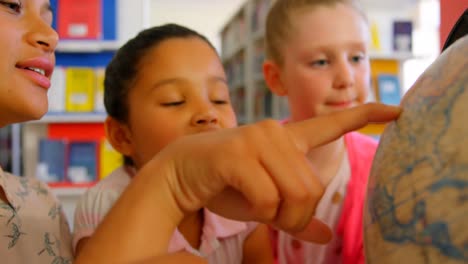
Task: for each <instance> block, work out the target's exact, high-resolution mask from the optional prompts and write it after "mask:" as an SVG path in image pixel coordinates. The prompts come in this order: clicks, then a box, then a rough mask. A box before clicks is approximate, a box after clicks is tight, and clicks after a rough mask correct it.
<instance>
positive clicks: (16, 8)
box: [0, 1, 22, 14]
mask: <svg viewBox="0 0 468 264" xmlns="http://www.w3.org/2000/svg"><path fill="white" fill-rule="evenodd" d="M0 5H1V6H3V7H4V8H6V9H8V10H9V11H10V12H13V13H15V14H19V13H21V9H22V5H21V2H19V1H0Z"/></svg>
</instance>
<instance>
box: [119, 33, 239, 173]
mask: <svg viewBox="0 0 468 264" xmlns="http://www.w3.org/2000/svg"><path fill="white" fill-rule="evenodd" d="M128 103H129V124H128V128H129V131H130V137H131V141H132V145H133V149H134V152H133V154H132V155H131V157H132V158H133V160H134V162H135V163H136V165H137V167H141V166H142V165H143V164H145V163H146V162H147V161H148V160H149V159H151V158H152V157H153V156H154V155H155V154H156V153H158V152H159V151H160V150H161V149H162V148H164V147H165V146H166V145H167V144H168V143H170V142H172V141H174V140H175V139H177V138H179V137H182V136H185V135H190V134H194V133H200V132H208V131H213V130H217V129H221V128H229V127H234V126H236V125H237V121H236V116H235V113H234V111H233V108H232V106H231V103H230V98H229V89H228V86H227V83H226V76H225V72H224V69H223V66H222V64H221V62H220V60H219V58H218V56H217V54H216V52H215V51H214V50H213V49H212V48H211V47H210V46H209V45H208V44H207V43H206V42H204V41H203V40H201V39H199V38H195V37H191V38H173V39H169V40H165V41H163V42H161V43H160V44H159V45H158V46H156V47H155V48H153V49H151V50H149V51H148V53H147V54H146V55H145V56H144V58H143V60H142V61H141V63H140V65H139V73H138V75H137V78H136V81H135V83H134V85H133V87H132V88H131V90H130V93H129V99H128Z"/></svg>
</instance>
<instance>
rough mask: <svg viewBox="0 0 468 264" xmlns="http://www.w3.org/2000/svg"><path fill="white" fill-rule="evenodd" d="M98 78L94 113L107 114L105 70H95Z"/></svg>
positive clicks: (101, 68) (100, 68)
mask: <svg viewBox="0 0 468 264" xmlns="http://www.w3.org/2000/svg"><path fill="white" fill-rule="evenodd" d="M95 76H96V85H95V87H96V90H95V94H94V111H95V112H98V113H105V112H106V109H105V107H104V77H105V68H103V67H99V68H96V69H95Z"/></svg>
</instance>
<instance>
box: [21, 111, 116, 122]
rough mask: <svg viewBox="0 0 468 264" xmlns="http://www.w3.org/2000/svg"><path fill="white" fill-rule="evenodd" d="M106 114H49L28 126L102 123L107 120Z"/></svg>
mask: <svg viewBox="0 0 468 264" xmlns="http://www.w3.org/2000/svg"><path fill="white" fill-rule="evenodd" d="M106 117H107V115H106V114H105V113H83V114H80V113H66V114H47V115H45V116H44V117H42V118H41V119H40V120H35V121H30V122H28V124H53V123H102V122H104V120H105V119H106Z"/></svg>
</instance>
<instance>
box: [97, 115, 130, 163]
mask: <svg viewBox="0 0 468 264" xmlns="http://www.w3.org/2000/svg"><path fill="white" fill-rule="evenodd" d="M104 127H105V130H106V137H107V140H108V141H109V143H110V144H111V145H112V147H113V148H114V149H115V150H117V151H118V152H120V153H121V154H123V155H125V156H129V157H132V156H133V154H134V149H133V144H132V139H131V133H130V130H129V128H128V126H127V125H126V124H123V123H122V122H119V121H117V120H115V119H114V118H112V117H109V116H108V117H107V118H106V121H105V122H104Z"/></svg>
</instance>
